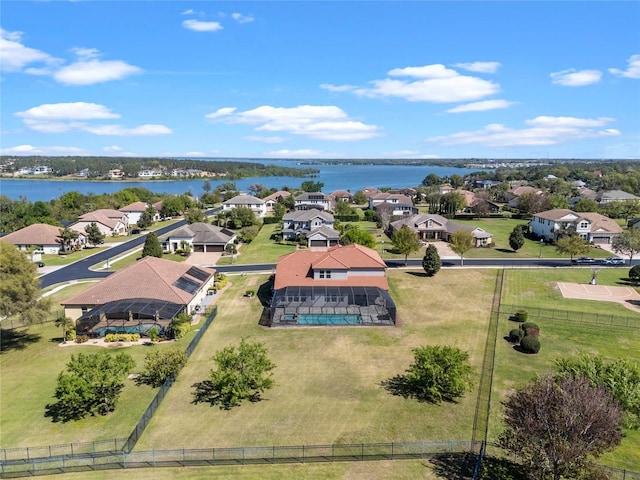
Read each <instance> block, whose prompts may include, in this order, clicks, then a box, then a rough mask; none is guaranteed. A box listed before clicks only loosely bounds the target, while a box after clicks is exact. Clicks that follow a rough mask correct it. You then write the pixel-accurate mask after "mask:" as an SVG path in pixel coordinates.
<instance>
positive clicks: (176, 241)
mask: <svg viewBox="0 0 640 480" xmlns="http://www.w3.org/2000/svg"><path fill="white" fill-rule="evenodd" d="M235 239H236V233H235V232H234V231H232V230H229V229H226V228H222V227H218V226H216V225H210V224H208V223H201V222H196V223H192V224H191V225H185V226H184V227H182V228H178V229H177V230H174V231H172V232H170V233H168V234H166V235H163V236H162V237H161V238H159V241H160V244H161V245H162V248H163V250H164V251H165V252H171V253H175V252H176V250H183V251H184V250H188V251H189V252H199V253H211V252H224V251H225V248H226V246H227V245H229V244H230V243H233V241H234V240H235Z"/></svg>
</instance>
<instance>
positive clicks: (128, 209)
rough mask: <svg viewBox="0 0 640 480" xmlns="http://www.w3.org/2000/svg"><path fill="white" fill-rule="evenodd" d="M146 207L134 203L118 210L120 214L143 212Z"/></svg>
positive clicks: (141, 203)
mask: <svg viewBox="0 0 640 480" xmlns="http://www.w3.org/2000/svg"><path fill="white" fill-rule="evenodd" d="M147 207H148V205H147V204H146V203H144V202H134V203H131V204H129V205H126V206H124V207H122V208H121V209H120V211H121V212H144V211H145V210H146V209H147Z"/></svg>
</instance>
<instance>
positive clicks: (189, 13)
mask: <svg viewBox="0 0 640 480" xmlns="http://www.w3.org/2000/svg"><path fill="white" fill-rule="evenodd" d="M195 13H196V11H195V10H194V9H193V8H189V9H187V10H185V11H184V12H181V13H180V15H194V14H195Z"/></svg>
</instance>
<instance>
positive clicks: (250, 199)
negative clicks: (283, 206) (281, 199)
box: [222, 195, 267, 217]
mask: <svg viewBox="0 0 640 480" xmlns="http://www.w3.org/2000/svg"><path fill="white" fill-rule="evenodd" d="M238 207H245V208H248V209H250V210H251V211H252V212H253V213H255V215H256V217H264V216H265V215H266V214H267V206H266V204H265V202H264V200H262V199H261V198H258V197H254V196H253V195H236V196H235V197H233V198H230V199H229V200H225V201H224V202H222V210H223V211H225V212H229V211H231V210H233V209H234V208H238Z"/></svg>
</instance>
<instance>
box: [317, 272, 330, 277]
mask: <svg viewBox="0 0 640 480" xmlns="http://www.w3.org/2000/svg"><path fill="white" fill-rule="evenodd" d="M318 273H319V274H320V275H319V277H320V278H331V270H320V271H319V272H318Z"/></svg>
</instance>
